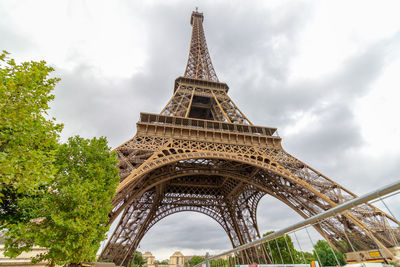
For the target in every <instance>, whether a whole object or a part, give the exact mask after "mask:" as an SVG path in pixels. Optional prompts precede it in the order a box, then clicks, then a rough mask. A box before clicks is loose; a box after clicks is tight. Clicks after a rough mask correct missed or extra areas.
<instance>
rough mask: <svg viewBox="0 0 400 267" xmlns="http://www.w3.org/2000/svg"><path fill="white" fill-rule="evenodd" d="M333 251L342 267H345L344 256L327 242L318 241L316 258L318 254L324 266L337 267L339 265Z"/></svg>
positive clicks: (315, 247) (315, 252)
mask: <svg viewBox="0 0 400 267" xmlns="http://www.w3.org/2000/svg"><path fill="white" fill-rule="evenodd" d="M332 250H333V251H334V252H335V255H336V258H337V260H338V261H339V263H340V265H341V266H343V265H344V264H345V263H346V261H345V259H344V254H343V253H340V252H338V251H337V250H334V249H333V248H331V247H330V246H329V243H328V242H327V241H325V240H318V242H317V244H315V246H314V257H315V258H317V254H318V256H319V259H320V260H321V264H322V266H336V265H338V264H337V261H336V258H335V255H334V254H333V252H332Z"/></svg>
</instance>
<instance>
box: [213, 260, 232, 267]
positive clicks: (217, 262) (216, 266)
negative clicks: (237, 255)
mask: <svg viewBox="0 0 400 267" xmlns="http://www.w3.org/2000/svg"><path fill="white" fill-rule="evenodd" d="M227 263H228V261H227V260H224V259H216V260H210V267H221V266H226V265H227Z"/></svg>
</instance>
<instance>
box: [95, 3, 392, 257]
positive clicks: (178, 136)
mask: <svg viewBox="0 0 400 267" xmlns="http://www.w3.org/2000/svg"><path fill="white" fill-rule="evenodd" d="M203 19H204V17H203V14H202V13H199V12H197V11H195V12H193V13H192V16H191V25H192V37H191V45H190V50H189V59H188V62H187V67H186V71H185V74H184V76H183V77H178V78H177V79H176V80H175V87H174V94H173V96H172V98H171V99H170V101H169V102H168V104H167V105H166V106H165V107H164V109H163V110H162V111H161V113H160V114H150V113H141V114H140V121H139V122H138V123H137V134H136V135H135V136H134V137H133V138H132V139H131V140H129V141H127V142H126V143H124V144H122V145H121V146H119V147H117V148H116V149H115V150H116V151H117V153H118V157H119V168H120V177H121V182H120V185H119V186H118V189H117V192H116V195H115V198H114V200H113V206H114V208H113V210H112V211H111V212H110V223H112V222H113V221H114V220H115V219H116V218H117V217H118V216H120V215H121V217H120V218H121V219H120V221H119V223H118V225H117V227H116V229H115V231H114V233H113V234H112V236H111V238H110V239H109V241H108V243H107V245H106V247H105V248H104V249H103V251H102V254H101V259H103V260H105V259H109V260H110V259H111V260H113V261H114V262H115V263H116V264H122V263H123V262H125V261H127V260H129V259H131V257H132V256H133V254H134V251H135V250H136V248H137V247H138V245H139V242H140V241H141V239H142V238H143V236H144V235H145V234H146V232H147V231H148V230H149V229H150V228H151V227H152V226H153V225H154V224H156V223H157V222H158V221H160V220H161V219H163V218H165V217H166V216H169V215H171V214H174V213H177V212H182V211H194V212H199V213H203V214H205V215H207V216H209V217H211V218H212V219H214V220H215V221H217V222H218V223H219V224H220V225H221V226H222V228H223V229H224V230H225V231H226V233H227V235H228V236H229V239H230V241H231V243H232V246H233V247H236V246H239V245H242V244H245V243H247V242H250V241H252V240H254V239H255V238H258V237H260V232H259V230H258V227H257V216H256V212H257V205H258V203H259V201H260V199H261V198H262V197H263V196H264V195H266V194H269V195H271V196H273V197H275V198H277V199H279V200H280V201H282V202H284V203H285V204H286V205H288V206H289V207H291V208H292V209H293V210H295V211H296V212H297V213H298V214H300V215H301V216H302V217H303V218H308V217H310V216H313V215H315V214H318V213H320V212H322V211H325V210H327V209H330V208H332V207H335V206H337V205H338V204H340V203H343V202H345V201H348V200H350V199H353V198H355V197H356V195H355V194H353V193H352V192H350V191H349V190H347V189H345V188H343V187H342V186H340V185H339V184H337V183H335V182H334V181H332V180H331V179H329V178H328V177H326V176H324V175H323V174H321V173H319V172H318V171H316V170H315V169H313V168H311V167H310V166H308V165H307V164H305V163H303V162H301V161H300V160H298V159H296V158H295V157H293V156H291V155H290V154H288V153H287V152H286V151H285V150H284V149H283V148H282V146H281V138H280V137H279V136H278V135H277V134H276V128H270V127H260V126H254V125H253V124H252V123H251V122H250V120H249V119H248V118H247V117H246V116H245V115H244V114H243V113H242V112H241V111H240V110H239V108H238V107H237V106H236V105H235V103H234V102H233V101H232V99H231V98H230V97H229V96H228V94H227V93H228V89H229V88H228V86H227V84H225V83H222V82H219V80H218V78H217V75H216V73H215V70H214V67H213V65H212V63H211V58H210V55H209V52H208V49H207V44H206V39H205V36H204V31H203V25H202V23H203ZM389 221H392V222H396V223H398V222H397V221H396V220H395V219H394V218H392V217H391V216H389V215H387V214H385V213H383V212H382V211H380V210H379V209H377V208H376V207H374V206H368V207H367V208H362V209H361V208H358V209H355V210H354V211H352V212H347V213H346V214H343V215H339V216H336V217H333V218H331V219H329V220H327V221H324V222H321V223H320V224H318V225H316V226H315V228H316V230H317V231H318V232H319V233H320V234H321V235H322V236H324V237H325V238H326V239H327V240H328V241H329V242H330V243H331V244H332V245H333V246H334V247H336V248H339V249H340V250H342V251H344V252H347V251H351V250H353V249H355V250H366V249H371V248H377V247H378V248H380V249H382V250H385V252H386V253H390V252H388V250H387V248H388V247H393V246H394V245H395V244H396V243H397V242H398V240H400V234H399V231H398V230H396V229H393V228H391V227H390V225H389ZM260 254H262V255H260ZM388 255H390V254H388ZM238 256H239V260H240V261H242V262H258V260H259V257H264V258H267V260H268V254H267V253H266V252H265V250H263V249H261V248H260V249H255V248H252V249H248V250H246V251H243V252H242V254H241V255H238Z"/></svg>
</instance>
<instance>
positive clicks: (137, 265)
mask: <svg viewBox="0 0 400 267" xmlns="http://www.w3.org/2000/svg"><path fill="white" fill-rule="evenodd" d="M146 263H147V262H146V260H145V259H144V258H143V255H142V253H141V252H139V251H136V252H135V257H134V259H133V263H131V266H132V267H142V266H143V265H145V264H146Z"/></svg>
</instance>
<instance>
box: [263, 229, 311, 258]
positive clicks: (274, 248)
mask: <svg viewBox="0 0 400 267" xmlns="http://www.w3.org/2000/svg"><path fill="white" fill-rule="evenodd" d="M272 233H273V231H271V232H267V233H265V234H264V235H263V236H267V235H269V234H272ZM264 246H265V249H266V250H267V251H268V252H269V255H270V257H272V259H271V260H272V261H273V262H274V263H277V264H281V263H284V264H292V263H295V264H300V263H303V262H304V260H303V258H302V255H301V253H300V252H299V251H297V250H296V249H295V248H294V245H293V242H292V239H291V237H290V236H288V235H284V236H281V237H278V238H276V239H274V240H271V241H269V242H267V243H264ZM271 254H272V255H271ZM281 256H282V258H281ZM282 260H283V262H282Z"/></svg>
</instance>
